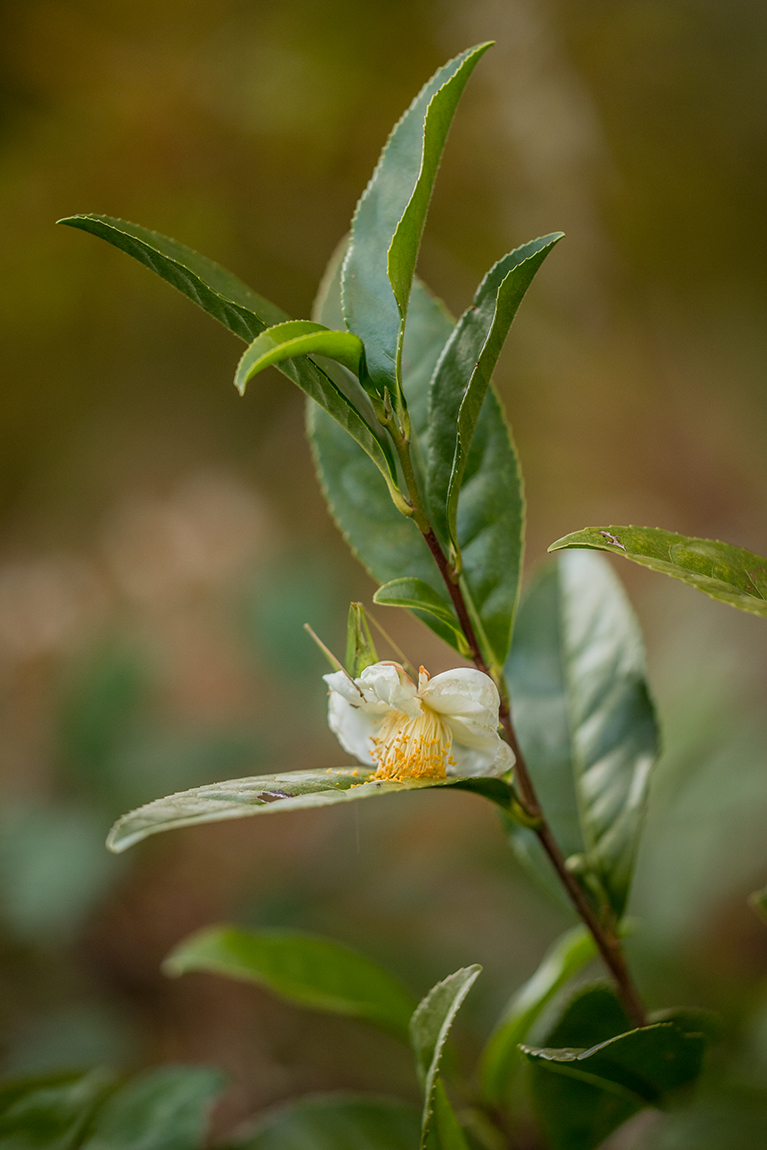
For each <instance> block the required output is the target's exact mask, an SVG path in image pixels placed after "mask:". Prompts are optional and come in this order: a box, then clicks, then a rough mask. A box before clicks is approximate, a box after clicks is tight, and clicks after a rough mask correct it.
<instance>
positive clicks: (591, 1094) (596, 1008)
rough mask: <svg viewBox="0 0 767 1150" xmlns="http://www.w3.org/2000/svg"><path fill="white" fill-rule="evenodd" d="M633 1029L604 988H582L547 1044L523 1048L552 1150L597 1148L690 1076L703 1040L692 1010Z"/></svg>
mask: <svg viewBox="0 0 767 1150" xmlns="http://www.w3.org/2000/svg"><path fill="white" fill-rule="evenodd" d="M675 1013H676V1014H678V1016H679V1017H677V1018H676V1019H675V1020H674V1021H665V1022H662V1023H656V1024H654V1025H651V1026H648V1027H645V1028H644V1029H642V1030H629V1029H628V1019H627V1017H626V1014H625V1011H624V1010H623V1007H622V1006H621V1004H620V1002H619V1001H618V999H617V997H616V995H615V992H614V991H613V990H612V988H610V987H607V986H601V985H599V986H588V987H584V988H582V989H581V990H579V991H578V992H577V993H576V994H575V995H574V996H573V998H572V999H571V1001H570V1002H569V1003H568V1005H567V1006H566V1008H565V1010H564V1012H563V1014H562V1016H561V1017H560V1019H559V1020H558V1022H557V1023H556V1024H555V1026H554V1028H553V1029H552V1030H551V1031H550V1033H549V1034H548V1035H547V1038H546V1043H547V1046H546V1047H544V1048H536V1047H525V1046H523V1047H522V1051H523V1054H524V1055H525V1057H526V1059H527V1061H528V1063H529V1064H530V1065H529V1081H530V1089H531V1094H532V1099H533V1104H534V1106H535V1109H536V1111H537V1113H538V1115H539V1118H540V1120H541V1123H542V1125H543V1127H544V1130H545V1131H546V1133H547V1136H548V1140H549V1142H550V1144H551V1146H552V1148H553V1150H592V1148H593V1147H596V1146H598V1145H600V1144H601V1142H602V1141H603V1140H604V1139H605V1138H606V1137H607V1136H608V1135H609V1134H610V1133H611V1132H612V1131H613V1130H615V1129H616V1128H617V1127H618V1126H620V1124H621V1123H622V1122H624V1121H626V1119H628V1118H630V1117H631V1116H632V1115H633V1114H635V1113H637V1111H639V1110H641V1109H642V1108H643V1107H645V1106H647V1105H657V1104H659V1103H661V1102H663V1101H664V1100H665V1097H666V1095H667V1094H668V1093H669V1092H671V1091H673V1090H676V1089H677V1088H678V1087H680V1086H684V1085H686V1084H688V1083H690V1082H693V1081H694V1080H695V1079H696V1078H697V1077H698V1075H699V1074H700V1070H701V1065H702V1059H703V1053H704V1049H705V1042H706V1040H705V1038H704V1036H703V1034H702V1033H700V1032H699V1031H698V1030H691V1028H690V1025H689V1023H690V1021H693V1022H694V1025H695V1026H696V1027H697V1025H698V1019H697V1018H695V1019H693V1017H692V1016H693V1014H695V1012H691V1013H690V1012H685V1011H680V1012H675Z"/></svg>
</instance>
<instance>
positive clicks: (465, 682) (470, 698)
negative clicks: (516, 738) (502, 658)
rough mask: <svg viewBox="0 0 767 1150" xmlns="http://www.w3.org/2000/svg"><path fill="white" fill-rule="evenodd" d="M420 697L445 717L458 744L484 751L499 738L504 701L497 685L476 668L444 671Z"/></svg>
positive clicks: (436, 676) (458, 668)
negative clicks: (499, 713) (499, 725)
mask: <svg viewBox="0 0 767 1150" xmlns="http://www.w3.org/2000/svg"><path fill="white" fill-rule="evenodd" d="M421 698H422V700H423V702H424V703H425V704H426V706H427V707H431V709H432V710H433V711H437V713H438V714H440V715H442V717H443V718H444V719H445V721H446V722H447V724H448V726H449V727H450V729H451V731H452V732H453V738H454V740H455V742H456V743H461V744H463V745H464V746H467V747H476V748H477V749H480V750H481V749H487V748H489V746H490V745H491V743H492V741H493V739H497V738H498V734H497V730H498V708H499V707H500V703H501V700H500V696H499V695H498V688H497V687H496V685H495V683H494V682H493V680H492V679H491V678H490V676H489V675H485V674H483V672H482V671H477V670H476V669H475V668H474V667H456V668H455V670H453V671H443V672H442V674H441V675H435V676H434V678H433V679H432V680H431V682H430V683H428V684H427V686H426V687H425V688H424V689H423V691H422V692H421ZM488 740H490V742H488Z"/></svg>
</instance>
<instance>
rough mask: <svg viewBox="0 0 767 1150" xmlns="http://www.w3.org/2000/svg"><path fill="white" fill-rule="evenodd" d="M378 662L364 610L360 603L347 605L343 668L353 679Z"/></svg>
mask: <svg viewBox="0 0 767 1150" xmlns="http://www.w3.org/2000/svg"><path fill="white" fill-rule="evenodd" d="M377 662H378V654H377V652H376V648H375V643H374V642H373V639H372V636H371V634H370V628H369V627H368V621H367V616H366V614H365V608H364V607H363V606H362V604H361V603H350V604H349V617H348V620H347V623H346V659H345V660H344V666H345V668H346V671H347V674H349V675H351V677H352V678H353V679H357V678H359V676H360V675H361V674H362V672H363V671H364V670H365V668H366V667H372V665H373V663H377Z"/></svg>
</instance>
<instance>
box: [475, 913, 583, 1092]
mask: <svg viewBox="0 0 767 1150" xmlns="http://www.w3.org/2000/svg"><path fill="white" fill-rule="evenodd" d="M596 953H597V950H596V944H595V943H594V939H593V938H592V936H591V935H590V934H589V932H588V931H587V930H586V928H585V927H584V926H574V927H573V928H572V929H571V930H568V931H567V932H566V933H565V934H563V935H562V937H561V938H559V939H557V941H556V942H555V943H554V945H553V946H552V947H551V949H550V950H549V951H547V953H546V954H545V955H544V958H543V961H542V962H541V964H540V966H539V967H538V969H537V970H536V972H535V974H534V975H533V976H532V978H529V979H528V981H527V982H526V983H525V984H524V985H523V986H522V987H520V989H519V990H518V991H517V992H516V994H515V995H514V997H513V998H512V999H511V1002H510V1003H509V1005H508V1006H507V1008H506V1010H505V1011H504V1013H503V1016H502V1017H501V1019H500V1021H499V1023H498V1025H497V1026H496V1028H495V1030H494V1031H493V1033H492V1034H491V1036H490V1038H489V1040H488V1043H487V1045H486V1047H485V1049H484V1051H483V1054H482V1061H481V1064H480V1083H481V1088H482V1095H483V1098H484V1100H485V1101H486V1102H487V1103H489V1105H491V1106H503V1104H504V1103H505V1102H506V1100H507V1099H508V1096H509V1088H510V1085H511V1082H512V1080H513V1077H514V1074H515V1072H516V1070H517V1067H518V1066H519V1051H518V1046H519V1043H520V1042H522V1040H523V1039H524V1038H525V1037H526V1036H527V1033H528V1031H529V1030H530V1027H531V1026H532V1025H533V1023H534V1022H535V1020H536V1019H537V1018H538V1016H539V1014H540V1013H541V1011H542V1010H543V1008H544V1007H545V1006H546V1005H547V1003H548V1002H550V1001H551V999H552V998H553V996H554V995H555V994H556V992H557V991H558V990H559V989H560V988H561V987H563V986H564V985H565V983H566V982H567V981H568V979H570V978H571V977H572V976H573V975H574V974H576V973H577V971H579V970H580V969H581V967H583V966H585V964H586V963H587V962H590V961H591V959H593V958H594V957H595V956H596Z"/></svg>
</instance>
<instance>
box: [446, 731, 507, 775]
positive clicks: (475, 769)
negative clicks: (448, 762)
mask: <svg viewBox="0 0 767 1150" xmlns="http://www.w3.org/2000/svg"><path fill="white" fill-rule="evenodd" d="M450 754H451V756H452V757H453V759H454V760H455V766H449V767H448V768H447V773H448V775H451V776H454V775H460V776H463V777H466V776H467V775H504V774H506V772H507V771H509V770H511V768H512V767H513V766H514V752H513V751H512V749H511V747H510V746H509V744H508V743H505V742H504V741H503V739H502V738H501V737H500V735H495V737H494V739H493V740H492V741H491V740H489V739H488V742H487V745H486V746H485V747H484V748H479V747H466V746H461V745H460V744H459V743H457V742H454V743H453V745H452V747H451V748H450Z"/></svg>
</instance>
